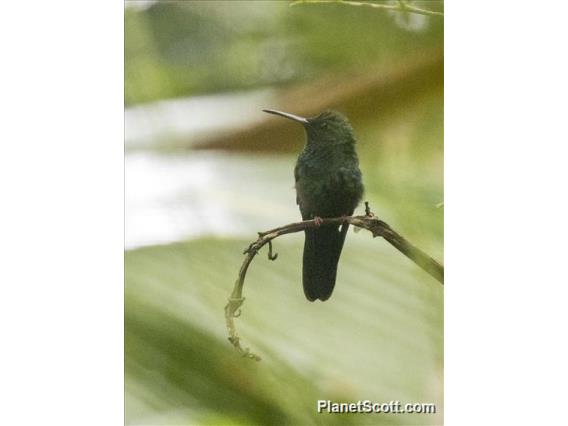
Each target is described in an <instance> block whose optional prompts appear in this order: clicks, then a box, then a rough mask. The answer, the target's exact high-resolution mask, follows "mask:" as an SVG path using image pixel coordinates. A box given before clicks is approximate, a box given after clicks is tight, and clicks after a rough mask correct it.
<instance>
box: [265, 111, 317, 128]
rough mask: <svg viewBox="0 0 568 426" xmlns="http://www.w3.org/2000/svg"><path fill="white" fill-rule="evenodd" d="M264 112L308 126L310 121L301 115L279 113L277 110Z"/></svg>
mask: <svg viewBox="0 0 568 426" xmlns="http://www.w3.org/2000/svg"><path fill="white" fill-rule="evenodd" d="M263 111H264V112H267V113H269V114H274V115H279V116H281V117H284V118H288V119H290V120H294V121H297V122H298V123H302V124H308V119H307V118H304V117H300V116H299V115H294V114H289V113H287V112H282V111H277V110H275V109H263Z"/></svg>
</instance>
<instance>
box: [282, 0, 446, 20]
mask: <svg viewBox="0 0 568 426" xmlns="http://www.w3.org/2000/svg"><path fill="white" fill-rule="evenodd" d="M307 3H339V4H346V5H349V6H368V7H372V8H374V9H387V10H395V11H398V12H409V13H416V14H418V15H426V16H444V13H443V12H434V11H433V10H427V9H422V8H419V7H416V6H413V5H411V4H409V3H408V2H407V1H405V0H398V1H397V2H396V3H395V4H384V3H371V2H362V1H348V0H296V1H293V2H292V3H291V4H290V6H296V5H298V4H307Z"/></svg>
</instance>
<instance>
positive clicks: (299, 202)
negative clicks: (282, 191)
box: [294, 164, 312, 220]
mask: <svg viewBox="0 0 568 426" xmlns="http://www.w3.org/2000/svg"><path fill="white" fill-rule="evenodd" d="M301 178H302V176H301V171H300V167H298V164H296V167H295V168H294V180H295V185H294V188H295V189H296V204H297V205H298V206H299V207H300V213H301V214H302V220H309V219H312V215H311V214H310V212H308V211H307V209H306V206H305V205H304V204H303V203H302V197H301V196H300V191H299V189H298V182H299V181H300V179H301Z"/></svg>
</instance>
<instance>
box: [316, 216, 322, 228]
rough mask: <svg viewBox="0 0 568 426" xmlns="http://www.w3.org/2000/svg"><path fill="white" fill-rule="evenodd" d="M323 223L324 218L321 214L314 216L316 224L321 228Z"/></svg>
mask: <svg viewBox="0 0 568 426" xmlns="http://www.w3.org/2000/svg"><path fill="white" fill-rule="evenodd" d="M322 223H323V219H322V218H321V217H319V216H315V217H314V224H315V225H316V226H317V227H318V228H319V227H320V226H321V224H322Z"/></svg>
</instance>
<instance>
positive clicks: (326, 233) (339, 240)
mask: <svg viewBox="0 0 568 426" xmlns="http://www.w3.org/2000/svg"><path fill="white" fill-rule="evenodd" d="M348 228H349V224H347V223H345V224H343V225H342V226H341V229H339V228H338V227H336V226H322V227H321V228H317V229H314V228H312V229H306V230H305V234H306V240H305V242H304V259H303V274H302V275H303V277H302V278H303V282H304V294H305V295H306V298H307V299H308V300H309V301H310V302H313V301H314V300H316V299H320V300H321V301H325V300H327V299H329V297H330V296H331V293H332V292H333V288H334V287H335V277H336V275H337V263H338V262H339V256H340V255H341V249H342V248H343V242H344V241H345V235H346V234H347V229H348Z"/></svg>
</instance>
